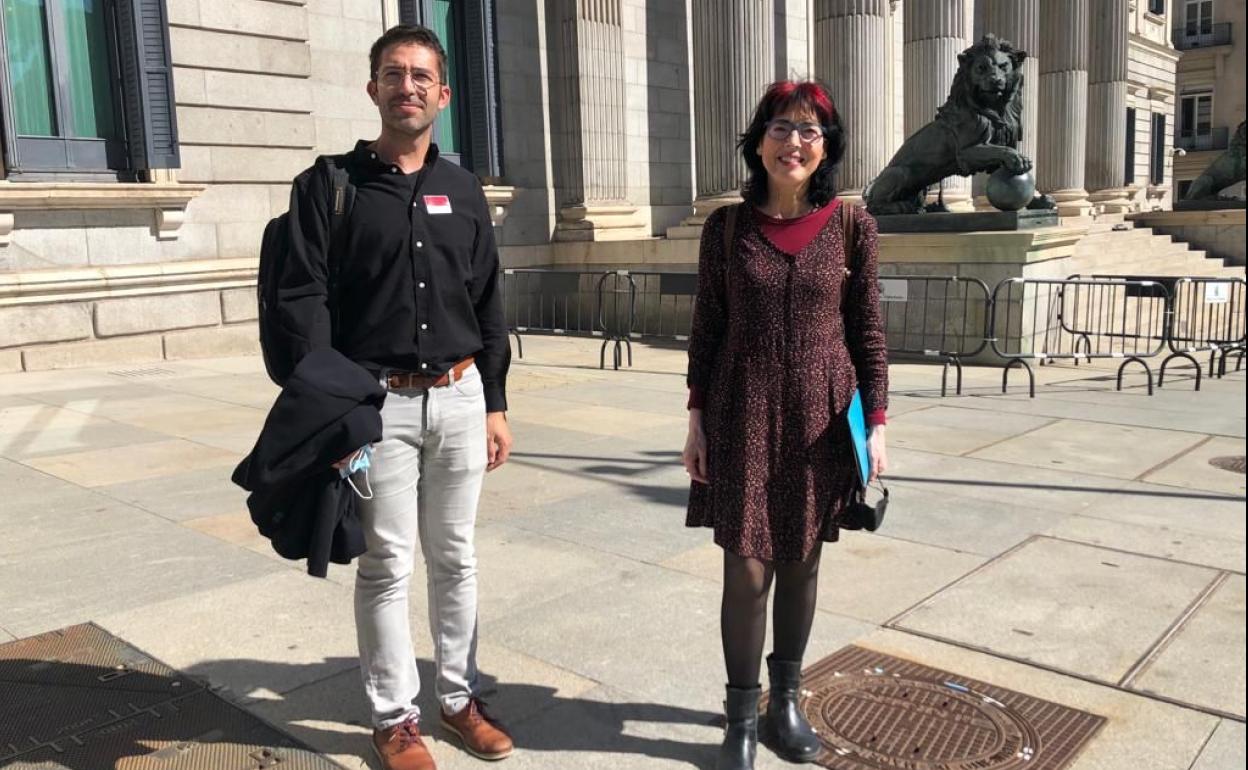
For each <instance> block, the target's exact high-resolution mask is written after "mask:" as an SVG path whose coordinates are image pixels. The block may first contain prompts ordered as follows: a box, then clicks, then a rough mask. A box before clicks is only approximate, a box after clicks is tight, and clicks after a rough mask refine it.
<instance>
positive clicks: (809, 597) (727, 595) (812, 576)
mask: <svg viewBox="0 0 1248 770" xmlns="http://www.w3.org/2000/svg"><path fill="white" fill-rule="evenodd" d="M820 545H821V544H820V543H816V544H815V550H814V551H813V552H812V553H811V554H810V556H809V557H807V559H806V561H803V562H765V561H760V560H758V559H747V558H743V557H741V556H737V555H736V554H733V553H730V552H728V551H724V597H723V602H722V603H721V604H720V608H719V630H720V634H721V635H722V637H723V644H724V663H725V664H726V665H727V667H728V684H729V685H730V686H732V687H755V686H757V685H758V683H759V679H758V672H759V668H760V667H761V665H762V662H761V658H762V655H763V642H764V640H765V638H766V635H767V594H768V593H770V592H771V582H772V578H773V577H774V578H775V581H776V602H775V606H774V607H773V609H772V613H773V616H772V630H773V633H774V634H775V655H776V658H778V659H780V660H792V661H798V660H801V659H802V655H804V654H805V652H806V641H807V640H808V639H809V638H810V624H811V622H812V621H813V620H814V618H815V597H816V596H817V594H818V577H819V554H820Z"/></svg>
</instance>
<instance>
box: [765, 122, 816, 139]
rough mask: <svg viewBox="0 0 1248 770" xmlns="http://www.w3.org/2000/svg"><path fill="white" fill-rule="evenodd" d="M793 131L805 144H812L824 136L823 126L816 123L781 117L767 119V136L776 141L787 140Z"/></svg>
mask: <svg viewBox="0 0 1248 770" xmlns="http://www.w3.org/2000/svg"><path fill="white" fill-rule="evenodd" d="M794 131H796V132H797V137H798V138H799V139H801V140H802V141H803V142H805V143H806V144H814V143H815V142H818V141H820V140H822V139H823V136H824V130H823V126H821V125H819V124H818V123H794V122H793V121H791V120H784V119H783V118H779V119H776V120H769V121H767V138H769V139H774V140H776V141H777V142H787V141H788V140H789V137H790V136H792V135H793V132H794Z"/></svg>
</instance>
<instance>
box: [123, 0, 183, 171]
mask: <svg viewBox="0 0 1248 770" xmlns="http://www.w3.org/2000/svg"><path fill="white" fill-rule="evenodd" d="M168 19H169V14H168V12H167V11H166V9H165V0H119V1H118V3H117V43H118V46H117V47H118V48H119V49H120V52H121V57H120V58H121V78H122V91H123V92H124V94H123V102H124V105H125V116H126V140H127V142H128V143H129V147H130V158H131V163H132V165H133V168H134V169H135V170H136V171H145V170H148V169H154V168H178V167H179V166H180V165H181V160H180V158H179V156H178V121H177V114H176V111H175V108H174V97H173V64H172V62H171V60H170V56H169V21H168Z"/></svg>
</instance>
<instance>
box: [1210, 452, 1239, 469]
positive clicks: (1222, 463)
mask: <svg viewBox="0 0 1248 770" xmlns="http://www.w3.org/2000/svg"><path fill="white" fill-rule="evenodd" d="M1209 464H1210V465H1212V466H1213V467H1215V468H1221V469H1222V470H1224V471H1230V472H1231V473H1243V472H1244V456H1243V455H1240V456H1238V457H1215V458H1213V459H1212V460H1210V461H1209Z"/></svg>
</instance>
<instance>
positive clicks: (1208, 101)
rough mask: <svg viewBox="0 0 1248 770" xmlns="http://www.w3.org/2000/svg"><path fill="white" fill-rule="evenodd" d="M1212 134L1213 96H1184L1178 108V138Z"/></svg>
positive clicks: (1209, 94) (1207, 94)
mask: <svg viewBox="0 0 1248 770" xmlns="http://www.w3.org/2000/svg"><path fill="white" fill-rule="evenodd" d="M1211 134H1213V94H1211V93H1203V94H1185V95H1184V96H1183V98H1182V102H1181V107H1180V108H1179V136H1180V137H1182V138H1183V139H1191V138H1195V137H1198V136H1209V135H1211Z"/></svg>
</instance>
